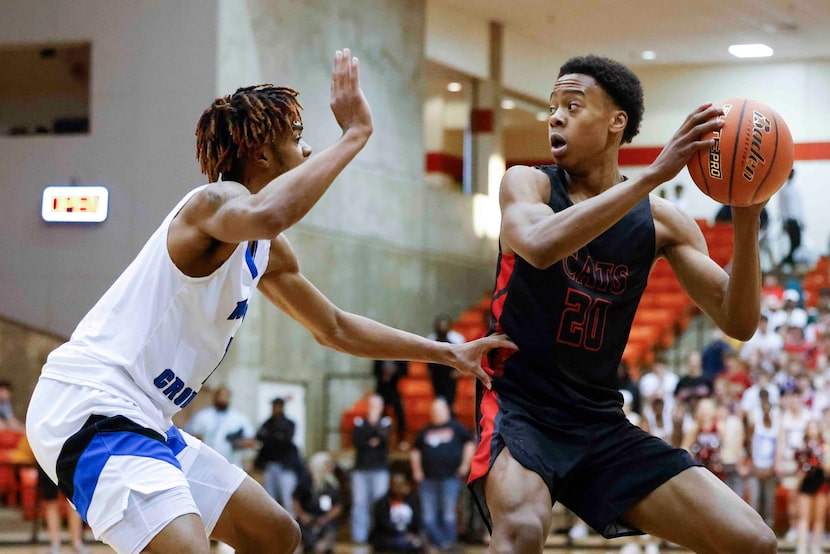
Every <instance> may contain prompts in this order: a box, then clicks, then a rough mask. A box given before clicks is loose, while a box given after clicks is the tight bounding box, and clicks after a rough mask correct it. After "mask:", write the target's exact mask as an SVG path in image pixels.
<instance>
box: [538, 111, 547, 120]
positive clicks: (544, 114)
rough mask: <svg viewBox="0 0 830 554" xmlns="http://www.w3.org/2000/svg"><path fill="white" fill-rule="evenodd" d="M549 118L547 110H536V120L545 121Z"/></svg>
mask: <svg viewBox="0 0 830 554" xmlns="http://www.w3.org/2000/svg"><path fill="white" fill-rule="evenodd" d="M548 119H550V113H549V112H536V121H547V120H548Z"/></svg>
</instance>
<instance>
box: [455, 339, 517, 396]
mask: <svg viewBox="0 0 830 554" xmlns="http://www.w3.org/2000/svg"><path fill="white" fill-rule="evenodd" d="M496 348H507V349H510V350H517V349H518V347H517V346H516V345H515V344H514V343H513V341H511V340H510V339H508V338H507V335H504V334H498V335H490V336H489V337H484V338H480V339H477V340H474V341H472V342H465V343H464V344H459V345H457V346H456V347H455V353H456V356H458V361H457V362H456V363H455V364H453V365H454V367H455V368H456V369H457V370H458V371H460V372H461V373H466V374H467V375H473V376H475V377H476V378H477V379H478V380H479V381H481V383H482V384H483V385H484V386H485V387H487V388H488V389H489V388H491V387H492V382H491V381H490V376H489V375H487V372H486V371H484V369H482V367H481V358H482V357H483V356H486V355H487V353H489V352H490V351H491V350H494V349H496Z"/></svg>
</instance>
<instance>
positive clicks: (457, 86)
mask: <svg viewBox="0 0 830 554" xmlns="http://www.w3.org/2000/svg"><path fill="white" fill-rule="evenodd" d="M447 90H448V91H450V92H458V91H460V90H461V83H458V82H456V81H453V82H452V83H447Z"/></svg>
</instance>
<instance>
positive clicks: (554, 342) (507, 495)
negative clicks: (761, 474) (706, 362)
mask: <svg viewBox="0 0 830 554" xmlns="http://www.w3.org/2000/svg"><path fill="white" fill-rule="evenodd" d="M642 113H643V95H642V88H641V85H640V82H639V79H638V78H637V77H636V76H635V75H634V74H633V73H632V72H631V71H630V70H629V69H628V68H626V67H625V66H623V65H621V64H619V63H617V62H614V61H612V60H608V59H606V58H600V57H596V56H587V57H580V58H573V59H571V60H569V61H568V62H566V63H565V64H564V65H563V66H562V68H561V70H560V73H559V77H558V79H557V81H556V83H555V85H554V87H553V92H552V94H551V97H550V119H549V129H548V134H549V138H550V146H551V153H552V155H553V161H554V164H553V165H549V166H544V167H539V168H533V167H525V166H517V167H512V168H510V169H509V170H508V171H507V173H505V175H504V177H503V179H502V182H501V191H500V199H499V200H500V204H501V211H502V223H501V237H500V246H501V254H500V256H499V266H498V270H497V275H496V287H495V292H494V295H493V303H492V314H493V321H494V328H493V331H498V332H505V333H507V334H508V336H510V337H511V338H512V340H513V341H514V342H515V343H516V344H517V345H518V347H519V349H518V350H516V351H513V350H511V351H509V352H508V351H504V352H503V353H495V354H494V353H491V354H490V356H489V360H488V361H489V368H488V369H489V371H490V372H491V376H492V384H493V387H492V390H486V391H484V392H483V398H482V400H481V413H482V418H481V437H482V438H481V443H480V444H479V447H478V450H477V452H476V455H475V458H474V461H473V467H472V469H471V474H470V481H471V484H472V486H473V487H474V489H475V490H477V491H478V492H483V497H484V499H486V508H489V516H490V518H491V522H492V541H491V543H490V552H504V553H508V552H509V553H529V552H532V553H537V552H542V549H543V546H544V543H545V538H546V537H547V535H548V532H549V529H550V526H551V519H552V518H551V507H552V505H553V503H554V502H555V501H561V502H562V503H563V504H564V505H565V506H567V507H568V508H570V509H571V510H572V511H574V512H575V513H576V514H577V515H578V516H579V517H580V518H582V519H584V520H585V521H586V522H587V523H588V524H589V525H591V526H592V527H593V528H594V529H596V530H597V531H598V532H600V533H601V534H603V535H604V536H605V537H608V538H610V537H617V536H623V535H630V534H638V533H642V532H645V533H651V534H653V535H656V536H658V537H662V538H665V539H667V540H670V541H672V542H674V543H677V544H679V545H682V546H684V547H686V548H689V549H691V550H693V551H695V552H740V553H742V554H749V553H761V552H763V553H766V552H775V550H776V539H775V535H774V534H773V532H772V530H770V529H769V527H767V526H766V525H765V524H764V521H763V520H762V519H761V518H760V517H759V516H758V514H757V513H756V512H755V511H754V510H752V508H751V507H750V506H749V505H748V504H746V503H745V502H744V501H743V500H742V499H740V498H739V497H738V496H736V495H735V494H734V493H733V492H732V491H731V490H729V488H727V487H726V485H724V484H723V483H722V482H721V481H719V480H718V479H717V477H715V476H714V475H712V474H711V473H709V472H708V471H707V470H705V469H704V468H702V467H699V466H697V464H696V463H695V462H694V461H692V459H691V458H690V457H689V455H688V454H687V453H686V452H685V451H683V450H679V449H674V448H672V447H670V446H669V445H668V444H666V443H665V442H663V441H662V440H660V439H658V438H655V437H652V436H650V435H648V434H647V433H645V432H644V431H642V430H641V429H639V428H637V427H634V426H633V425H631V424H630V423H629V422H628V421H627V420H626V418H625V415H624V414H623V410H622V398H621V395H620V394H619V392H618V391H617V382H616V369H617V365H618V363H619V361H620V358H621V357H622V353H623V349H624V348H625V344H626V341H627V338H628V334H629V331H630V328H631V322H632V319H633V318H634V312H635V311H636V308H637V304H638V302H639V300H640V296H641V294H642V292H643V289H644V288H645V286H646V281H647V279H648V274H649V271H650V269H651V267H652V265H653V264H654V262H655V260H656V259H657V258H658V257H664V258H666V259H667V260H668V261H669V263H670V264H671V266H672V268H673V269H674V272H675V273H676V274H677V276H678V278H679V280H680V282H681V283H682V285H683V287H684V288H685V290H686V291H687V292H688V294H689V295H690V296H691V298H692V299H693V300H694V301H695V302H696V303H697V305H698V306H699V307H700V308H701V309H702V310H703V311H704V312H705V313H706V314H707V315H708V316H709V317H711V318H712V320H714V322H715V323H716V324H717V325H718V326H719V327H720V328H721V329H723V330H724V331H725V332H726V333H728V334H730V335H732V336H734V337H735V338H738V339H743V340H746V339H748V338H749V337H750V336H751V335H752V333H753V331H754V330H755V327H756V323H757V322H758V317H759V302H760V290H759V286H760V280H761V275H760V268H759V257H758V230H759V214H760V211H761V208H762V206H761V205H757V206H750V207H746V208H733V214H734V233H735V243H734V253H733V255H734V258H733V261H732V271H731V274H727V273H726V272H725V271H724V270H723V269H721V268H720V267H719V266H718V265H717V264H716V263H715V262H713V261H712V260H711V259H710V258H709V256H708V252H707V247H706V242H705V241H704V238H703V235H702V233H701V231H700V229H699V228H698V226H697V224H696V223H695V221H694V220H693V219H692V218H691V217H690V216H688V215H687V214H685V213H683V212H681V211H680V210H679V209H677V207H675V206H674V205H673V204H672V203H671V202H669V201H666V200H664V199H661V198H658V197H656V195H650V194H649V193H650V192H651V191H652V190H654V188H655V187H657V186H658V185H660V184H661V183H663V182H666V181H668V180H670V179H672V178H673V177H674V176H675V175H676V174H677V173H678V172H679V171H680V169H682V168H683V166H684V165H685V164H686V162H687V161H688V160H689V158H690V156H691V155H692V153H694V152H696V151H698V150H700V149H704V148H709V147H710V146H711V143H712V141H711V140H702V136H704V135H705V134H706V133H707V132H711V131H714V130H717V129H719V128H720V126H721V125H722V123H721V122H720V121H718V116H720V115H722V112H721V111H720V109H719V108H716V107H714V106H712V105H711V104H706V105H703V106H700V107H699V108H697V109H695V110H694V111H693V112H692V113H691V114H690V115H689V116H688V117H687V118H686V120H685V121H684V122H683V124H682V126H681V127H680V129H679V130H678V131H677V132H676V133H675V134H674V136H673V137H672V138H671V139H670V140H669V142H668V144H667V145H666V147H665V148H664V149H663V151H662V152H661V153H660V155H659V156H658V157H657V159H656V160H655V161H654V163H652V164H651V165H650V166H649V167H648V168H647V169H646V170H644V171H643V172H642V173H641V175H640V176H638V177H637V178H634V179H630V180H627V179H626V178H625V177H624V176H623V175H622V174H621V173H620V168H619V165H618V161H617V159H618V153H619V149H620V145H621V144H622V143H626V142H630V141H631V139H632V138H633V137H634V136H635V135H636V134H637V132H638V130H639V125H640V121H641V118H642ZM482 489H483V490H482ZM481 496H482V495H481V494H479V495H478V497H479V499H480V498H481Z"/></svg>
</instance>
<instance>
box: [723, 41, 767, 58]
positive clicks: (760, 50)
mask: <svg viewBox="0 0 830 554" xmlns="http://www.w3.org/2000/svg"><path fill="white" fill-rule="evenodd" d="M729 53H730V54H732V55H733V56H735V57H737V58H768V57H770V56H772V48H770V47H769V46H767V45H766V44H733V45H732V46H730V47H729Z"/></svg>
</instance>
